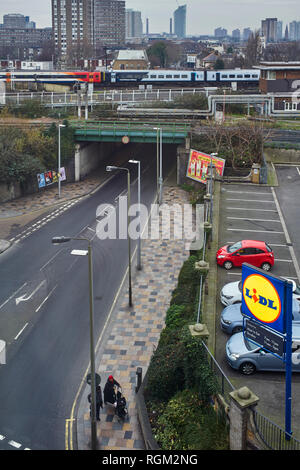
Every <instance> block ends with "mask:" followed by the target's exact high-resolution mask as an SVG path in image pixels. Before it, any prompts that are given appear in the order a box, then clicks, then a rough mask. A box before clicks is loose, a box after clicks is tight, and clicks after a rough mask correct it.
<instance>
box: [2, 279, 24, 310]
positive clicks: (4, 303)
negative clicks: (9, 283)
mask: <svg viewBox="0 0 300 470" xmlns="http://www.w3.org/2000/svg"><path fill="white" fill-rule="evenodd" d="M26 285H27V282H24V284H23V285H22V286H21V287H19V289H18V290H16V292H14V293H13V294H12V295H11V296H10V297H9V298H8V299H7V300H6V301H5V302H3V304H1V305H0V309H1V308H2V307H4V305H6V304H7V303H8V302H9V301H10V300H11V299H12V298H13V297H14V296H15V295H16V294H17V293H18V292H19V291H20V290H21V289H23V287H25V286H26Z"/></svg>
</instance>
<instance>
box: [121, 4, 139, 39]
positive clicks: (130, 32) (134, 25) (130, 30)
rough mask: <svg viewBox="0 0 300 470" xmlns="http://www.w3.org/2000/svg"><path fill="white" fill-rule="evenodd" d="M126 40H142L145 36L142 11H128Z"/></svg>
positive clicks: (126, 15) (126, 14)
mask: <svg viewBox="0 0 300 470" xmlns="http://www.w3.org/2000/svg"><path fill="white" fill-rule="evenodd" d="M125 23H126V34H125V35H126V38H141V37H142V36H143V22H142V13H141V12H140V11H134V10H131V9H130V10H126V12H125Z"/></svg>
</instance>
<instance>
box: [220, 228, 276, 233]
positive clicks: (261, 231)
mask: <svg viewBox="0 0 300 470" xmlns="http://www.w3.org/2000/svg"><path fill="white" fill-rule="evenodd" d="M227 230H228V231H229V232H256V233H281V234H282V233H284V232H275V231H273V230H255V229H252V230H245V229H241V228H228V229H227Z"/></svg>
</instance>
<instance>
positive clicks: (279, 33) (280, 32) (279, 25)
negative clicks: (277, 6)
mask: <svg viewBox="0 0 300 470" xmlns="http://www.w3.org/2000/svg"><path fill="white" fill-rule="evenodd" d="M282 38H283V23H282V21H277V41H281V40H282Z"/></svg>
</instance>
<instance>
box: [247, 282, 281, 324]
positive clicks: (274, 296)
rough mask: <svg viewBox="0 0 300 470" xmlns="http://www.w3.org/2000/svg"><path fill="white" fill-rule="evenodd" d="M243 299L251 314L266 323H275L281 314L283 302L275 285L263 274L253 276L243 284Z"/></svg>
mask: <svg viewBox="0 0 300 470" xmlns="http://www.w3.org/2000/svg"><path fill="white" fill-rule="evenodd" d="M243 299H244V302H245V303H246V305H247V307H248V309H249V311H250V312H251V314H252V315H253V316H254V317H255V318H257V319H258V320H260V321H261V322H264V323H274V322H275V321H276V320H277V319H278V318H279V316H280V314H281V300H280V296H279V294H278V292H277V290H276V288H275V287H274V285H273V284H272V283H271V282H270V281H269V280H268V279H267V278H265V277H264V276H262V275H261V274H252V275H250V276H248V277H247V278H246V279H245V282H244V284H243Z"/></svg>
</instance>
